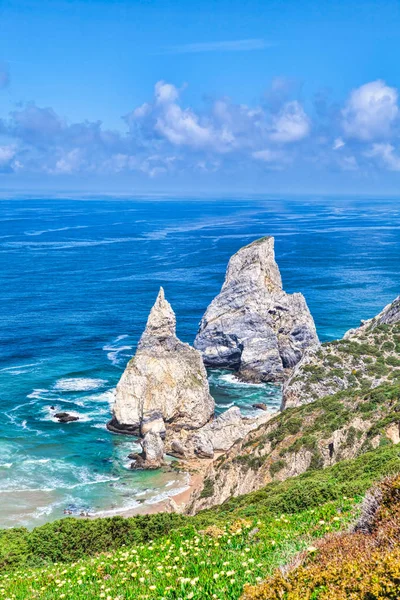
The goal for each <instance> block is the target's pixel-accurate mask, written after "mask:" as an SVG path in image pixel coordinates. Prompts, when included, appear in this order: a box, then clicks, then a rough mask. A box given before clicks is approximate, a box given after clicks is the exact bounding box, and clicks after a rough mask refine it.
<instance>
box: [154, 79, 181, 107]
mask: <svg viewBox="0 0 400 600" xmlns="http://www.w3.org/2000/svg"><path fill="white" fill-rule="evenodd" d="M154 90H155V98H156V103H157V104H169V103H171V102H175V101H176V100H177V99H178V97H179V92H178V90H177V88H176V87H175V86H174V85H172V84H171V83H165V81H157V83H156V85H155V88H154Z"/></svg>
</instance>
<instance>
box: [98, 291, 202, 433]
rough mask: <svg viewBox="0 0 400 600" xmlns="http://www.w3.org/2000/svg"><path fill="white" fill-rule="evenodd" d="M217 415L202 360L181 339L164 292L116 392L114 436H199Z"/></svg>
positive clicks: (159, 297)
mask: <svg viewBox="0 0 400 600" xmlns="http://www.w3.org/2000/svg"><path fill="white" fill-rule="evenodd" d="M213 414H214V400H213V398H212V396H211V395H210V392H209V388H208V380H207V373H206V370H205V367H204V364H203V361H202V358H201V354H200V353H199V352H198V351H197V350H195V349H194V348H192V347H191V346H189V344H185V343H183V342H181V341H180V340H179V339H178V338H177V336H176V319H175V313H174V311H173V310H172V307H171V305H170V304H169V302H167V300H166V299H165V296H164V290H163V288H160V292H159V294H158V296H157V300H156V302H155V304H154V306H153V308H152V309H151V312H150V315H149V318H148V321H147V325H146V329H145V331H144V333H143V335H142V337H141V339H140V341H139V344H138V348H137V352H136V355H135V356H134V358H132V360H131V361H130V362H129V363H128V365H127V367H126V369H125V371H124V373H123V375H122V377H121V379H120V381H119V383H118V385H117V389H116V397H115V404H114V409H113V418H112V420H111V421H110V423H109V424H108V428H109V429H110V430H112V431H117V432H121V433H131V434H133V435H138V436H141V437H145V436H146V434H147V433H148V432H152V433H154V434H157V435H159V436H160V437H161V438H165V436H166V433H167V430H169V431H175V432H179V431H180V430H181V429H185V430H196V429H199V428H200V427H202V426H203V425H205V424H206V423H207V422H208V421H209V420H210V419H211V418H212V416H213Z"/></svg>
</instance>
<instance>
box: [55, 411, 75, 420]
mask: <svg viewBox="0 0 400 600" xmlns="http://www.w3.org/2000/svg"><path fill="white" fill-rule="evenodd" d="M54 417H55V418H56V419H58V422H59V423H72V422H73V421H79V417H76V416H73V415H70V414H69V413H66V412H60V413H56V414H55V415H54Z"/></svg>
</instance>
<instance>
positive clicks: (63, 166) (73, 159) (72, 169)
mask: <svg viewBox="0 0 400 600" xmlns="http://www.w3.org/2000/svg"><path fill="white" fill-rule="evenodd" d="M82 166H83V159H82V152H81V150H80V149H79V148H74V150H71V151H70V152H67V153H66V154H65V155H64V156H62V157H61V158H59V159H58V160H57V162H56V164H55V167H54V169H52V170H51V171H52V172H53V173H59V174H61V173H62V174H70V173H76V172H78V171H79V170H80V169H81V167H82Z"/></svg>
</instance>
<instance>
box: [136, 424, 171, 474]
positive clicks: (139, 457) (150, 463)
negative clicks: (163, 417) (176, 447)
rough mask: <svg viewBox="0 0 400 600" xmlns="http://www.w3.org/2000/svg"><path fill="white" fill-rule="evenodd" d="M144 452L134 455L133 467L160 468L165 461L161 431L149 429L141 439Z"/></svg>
mask: <svg viewBox="0 0 400 600" xmlns="http://www.w3.org/2000/svg"><path fill="white" fill-rule="evenodd" d="M140 444H141V446H142V452H141V453H140V454H136V455H133V457H132V458H133V463H132V465H131V468H132V469H158V468H159V467H162V466H163V465H164V464H165V463H164V443H163V441H162V439H161V436H160V434H159V433H155V432H153V431H148V432H147V433H146V435H145V436H144V438H143V439H142V440H141V441H140Z"/></svg>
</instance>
